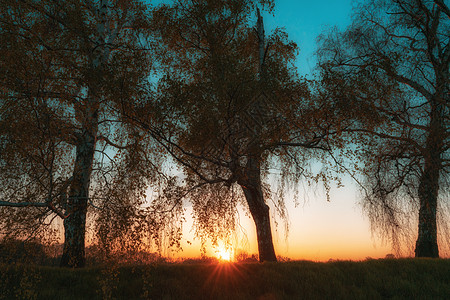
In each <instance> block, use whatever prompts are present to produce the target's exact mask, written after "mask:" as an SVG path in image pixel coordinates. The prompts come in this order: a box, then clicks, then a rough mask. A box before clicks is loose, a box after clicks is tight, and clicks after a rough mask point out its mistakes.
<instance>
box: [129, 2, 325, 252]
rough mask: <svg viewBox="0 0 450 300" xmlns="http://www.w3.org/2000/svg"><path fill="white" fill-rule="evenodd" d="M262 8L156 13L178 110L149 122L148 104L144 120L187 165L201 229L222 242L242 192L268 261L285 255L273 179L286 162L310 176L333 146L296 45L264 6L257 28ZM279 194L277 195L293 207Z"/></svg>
mask: <svg viewBox="0 0 450 300" xmlns="http://www.w3.org/2000/svg"><path fill="white" fill-rule="evenodd" d="M262 2H264V3H263V5H265V7H268V8H269V9H270V8H271V6H272V5H273V2H272V1H262ZM256 7H257V2H256V1H220V0H209V1H176V2H175V3H174V5H172V6H167V5H165V6H161V7H160V8H159V9H158V10H157V11H156V12H155V15H154V20H155V22H157V23H156V24H157V25H156V27H157V28H159V29H160V33H161V39H162V41H163V51H162V53H163V56H162V57H164V65H165V68H166V74H165V75H164V76H163V78H162V79H161V80H160V82H159V91H160V94H161V98H162V99H164V100H162V101H161V102H162V103H163V104H162V105H164V106H165V108H164V111H171V112H172V113H171V114H169V115H168V116H167V121H166V123H165V125H166V126H164V127H156V126H152V124H149V123H148V122H147V121H146V120H145V113H143V114H141V117H140V118H139V119H138V120H137V121H138V122H139V123H140V124H141V126H142V127H143V128H146V129H147V130H148V131H149V132H150V133H151V134H152V135H153V136H154V137H155V138H156V139H158V140H159V141H160V142H161V143H162V144H163V145H164V146H165V147H166V149H167V150H168V151H169V152H170V153H171V154H172V156H173V157H174V159H175V160H176V161H177V162H178V163H179V164H180V165H181V166H182V168H183V169H184V171H185V174H186V176H187V177H186V180H185V183H186V186H185V190H186V193H185V194H182V196H189V198H190V201H191V203H192V206H193V209H194V216H195V220H196V222H195V225H196V226H197V229H198V230H199V231H201V232H202V234H207V235H208V236H210V237H211V238H212V239H213V242H214V241H216V240H217V239H218V238H222V237H223V236H226V231H228V232H229V231H231V230H233V229H234V228H235V226H236V220H235V217H236V213H237V211H236V206H237V204H238V203H239V199H241V198H243V199H245V203H246V205H247V206H248V208H249V210H250V213H251V216H252V218H253V220H254V222H255V225H256V233H257V241H258V250H259V259H260V261H276V255H275V251H274V247H273V242H272V231H271V220H270V215H269V206H268V205H267V204H266V199H267V198H268V197H270V188H269V185H268V184H267V183H264V181H265V180H267V178H268V176H269V169H270V168H271V167H275V168H276V167H280V166H281V165H282V166H283V167H282V170H281V174H282V178H284V179H292V182H297V181H298V180H299V179H300V178H301V176H302V175H305V176H309V175H310V174H309V173H308V172H307V171H305V169H304V168H303V167H304V164H305V163H306V161H307V160H308V158H310V157H311V155H312V154H313V152H314V149H328V145H327V143H326V141H325V137H326V132H327V130H328V127H326V126H325V127H322V125H324V124H323V123H321V121H320V120H321V117H320V116H319V111H320V109H319V108H318V105H317V104H314V103H313V102H312V100H311V98H309V94H308V89H307V85H306V83H305V82H304V81H302V80H301V79H299V78H298V76H297V73H296V70H295V67H294V66H293V62H294V60H295V57H296V53H297V50H298V48H297V46H296V44H295V43H293V42H291V41H289V40H288V38H287V34H286V33H285V32H283V31H282V30H280V29H277V30H275V31H274V33H273V34H272V35H270V36H269V37H266V35H265V33H264V26H263V21H262V17H261V15H260V13H259V11H258V13H257V22H256V28H253V27H252V26H251V25H250V23H251V17H252V16H253V15H254V13H255V10H256ZM164 51H165V52H164ZM144 111H145V110H144ZM150 111H151V110H150ZM291 146H293V147H291ZM236 187H237V188H236ZM283 188H284V186H283ZM241 193H242V194H241ZM280 196H281V197H278V200H274V203H275V205H276V207H277V208H278V210H279V212H280V213H281V215H282V216H285V210H284V198H283V197H282V195H280ZM180 200H181V199H180Z"/></svg>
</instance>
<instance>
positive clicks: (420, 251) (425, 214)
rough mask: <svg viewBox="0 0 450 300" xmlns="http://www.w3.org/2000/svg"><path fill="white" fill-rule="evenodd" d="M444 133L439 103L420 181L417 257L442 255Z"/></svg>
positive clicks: (431, 123) (427, 142)
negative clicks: (439, 224)
mask: <svg viewBox="0 0 450 300" xmlns="http://www.w3.org/2000/svg"><path fill="white" fill-rule="evenodd" d="M443 136H444V131H443V130H442V108H441V104H439V103H438V104H437V105H435V106H434V107H432V111H431V122H430V132H429V135H428V137H427V141H426V149H425V152H426V153H425V155H424V157H425V166H424V169H423V173H422V176H421V178H420V183H419V202H420V208H419V226H418V227H419V228H418V231H419V233H418V238H417V242H416V249H415V253H416V257H439V249H438V244H437V226H436V211H437V198H438V193H439V173H440V170H441V168H442V161H441V153H442V147H443Z"/></svg>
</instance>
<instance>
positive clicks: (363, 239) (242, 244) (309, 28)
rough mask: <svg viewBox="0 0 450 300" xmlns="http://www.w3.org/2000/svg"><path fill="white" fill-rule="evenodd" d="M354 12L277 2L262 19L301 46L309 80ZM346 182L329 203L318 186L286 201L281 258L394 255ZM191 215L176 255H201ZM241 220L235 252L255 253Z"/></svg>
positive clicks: (337, 1)
mask: <svg viewBox="0 0 450 300" xmlns="http://www.w3.org/2000/svg"><path fill="white" fill-rule="evenodd" d="M351 10H352V1H351V0H321V1H306V0H297V1H292V0H276V1H275V12H274V16H272V15H270V14H268V13H264V14H263V18H264V25H265V30H266V34H270V32H271V31H272V30H273V29H274V28H276V27H284V28H285V30H286V32H287V33H288V36H289V37H290V39H291V40H293V41H295V42H296V43H297V45H298V46H299V47H300V53H299V56H298V58H297V63H296V66H297V67H298V71H299V74H300V75H302V76H306V77H308V76H310V75H311V73H312V71H313V69H314V66H315V64H316V60H315V58H314V52H315V50H316V45H317V43H316V38H317V36H318V35H319V34H320V33H322V32H323V31H324V30H327V29H330V28H332V27H334V26H337V27H338V28H341V29H344V28H345V27H346V26H347V25H349V23H350V16H351ZM255 22H256V17H255ZM344 184H345V187H343V188H340V189H337V188H332V190H331V199H330V202H328V201H327V200H326V196H325V194H324V193H323V192H322V191H321V189H320V188H318V189H317V190H316V191H315V192H314V191H305V193H303V195H302V197H301V198H300V199H299V200H300V201H299V202H300V203H299V205H297V206H296V205H295V204H294V203H293V201H289V200H287V208H288V213H289V228H290V230H289V235H288V236H287V238H286V235H285V233H284V230H283V226H282V225H279V226H278V228H276V227H273V228H272V231H273V235H274V244H275V251H276V254H277V255H280V256H284V257H288V258H290V259H306V260H313V261H328V260H329V259H351V260H363V259H366V258H367V257H372V258H381V257H385V256H386V254H389V253H392V251H391V247H390V245H388V244H386V243H382V241H381V240H380V239H378V238H376V236H373V235H372V233H371V230H370V224H369V221H368V220H367V218H365V217H364V214H363V212H362V210H361V206H360V205H359V204H358V201H359V200H360V194H359V191H358V189H357V188H356V185H355V184H354V183H353V182H352V181H351V179H349V178H346V177H345V178H344ZM190 212H191V211H190V210H189V208H188V209H187V212H186V214H187V216H188V218H187V223H186V224H185V226H184V232H183V236H184V238H183V240H182V243H181V244H182V247H183V251H182V252H180V253H177V254H176V255H175V256H181V257H192V256H194V257H195V256H199V255H200V251H199V249H200V242H199V241H198V240H196V239H195V238H194V236H193V233H192V232H191V227H190V225H191V218H189V214H190ZM272 213H273V210H272ZM240 220H241V225H242V230H243V231H244V232H245V235H246V237H247V238H243V236H244V235H243V234H242V233H241V234H240V236H239V237H237V238H236V241H237V242H236V243H235V245H233V247H234V249H233V250H234V251H238V250H239V249H243V250H244V251H246V252H248V253H257V244H256V232H255V227H254V225H253V221H252V220H251V219H250V218H249V217H247V216H245V215H244V214H242V213H241V216H240ZM219 251H220V250H219V248H208V253H207V255H211V256H215V255H217V254H218V252H219Z"/></svg>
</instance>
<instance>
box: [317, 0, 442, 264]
mask: <svg viewBox="0 0 450 300" xmlns="http://www.w3.org/2000/svg"><path fill="white" fill-rule="evenodd" d="M319 54H320V56H319V57H320V68H321V70H322V74H323V83H324V86H325V87H326V89H327V90H328V93H329V96H330V98H332V99H334V100H335V101H336V103H337V106H336V107H337V108H336V114H339V112H340V113H342V114H344V113H345V114H346V116H347V117H348V120H350V119H351V120H353V121H352V122H347V123H346V124H347V127H346V131H347V132H348V133H350V134H351V135H353V136H354V137H355V136H356V137H358V139H362V141H363V142H362V143H359V145H365V147H362V149H361V152H360V153H359V154H360V155H361V156H360V157H363V158H364V162H365V164H366V166H365V168H364V169H363V173H364V174H365V175H366V177H365V178H366V185H367V191H366V197H365V200H364V207H365V209H366V211H367V212H368V214H369V217H370V219H371V221H372V224H373V225H374V227H375V229H376V230H377V229H378V230H380V231H381V232H384V233H387V235H388V236H389V237H390V238H392V239H393V242H396V241H398V240H397V238H398V233H400V232H401V229H402V228H404V227H405V225H406V226H409V224H410V222H411V219H410V218H409V216H410V215H411V214H413V215H415V218H417V220H418V228H417V242H416V245H415V255H416V257H438V256H439V249H438V226H437V223H438V220H439V216H440V219H441V223H440V224H441V225H442V226H441V227H440V229H441V232H443V233H445V228H446V227H447V224H448V219H446V217H445V214H444V213H445V211H446V209H447V208H448V192H449V190H448V187H449V185H448V174H449V166H450V165H449V162H450V160H449V145H450V140H449V103H450V102H449V101H450V98H449V97H450V86H449V84H450V76H449V75H450V73H449V66H450V11H449V7H448V3H446V2H445V1H439V0H436V1H429V0H414V1H403V0H392V1H369V2H368V3H366V4H361V5H360V6H358V7H357V9H356V11H355V15H354V19H353V23H352V25H350V26H349V28H348V29H347V30H346V31H344V32H333V33H331V34H329V35H327V36H325V37H324V38H323V39H322V44H321V47H320V50H319ZM405 216H406V217H405ZM396 237H397V238H396Z"/></svg>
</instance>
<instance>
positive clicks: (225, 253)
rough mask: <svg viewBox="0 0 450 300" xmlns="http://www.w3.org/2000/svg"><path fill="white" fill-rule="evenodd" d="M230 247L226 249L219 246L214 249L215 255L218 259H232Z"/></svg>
mask: <svg viewBox="0 0 450 300" xmlns="http://www.w3.org/2000/svg"><path fill="white" fill-rule="evenodd" d="M231 252H232V251H231V249H227V248H225V247H219V248H218V249H217V250H216V251H215V254H216V257H217V258H218V259H219V260H220V261H226V262H229V261H231V259H232V255H231Z"/></svg>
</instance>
